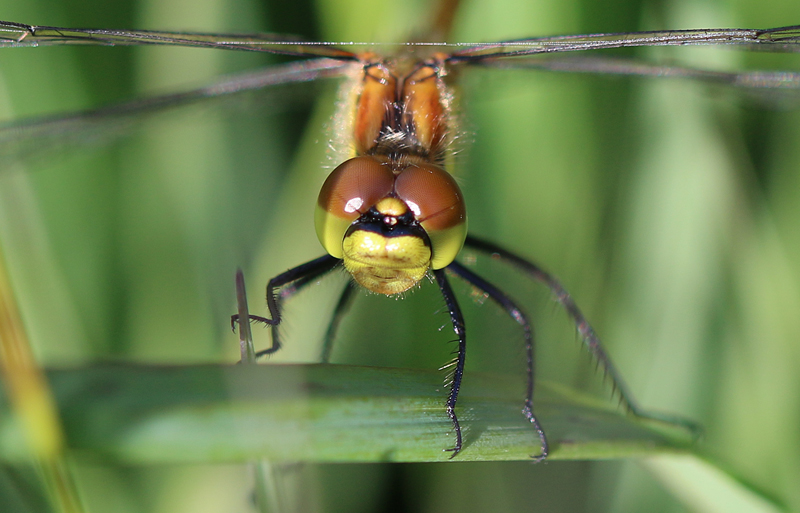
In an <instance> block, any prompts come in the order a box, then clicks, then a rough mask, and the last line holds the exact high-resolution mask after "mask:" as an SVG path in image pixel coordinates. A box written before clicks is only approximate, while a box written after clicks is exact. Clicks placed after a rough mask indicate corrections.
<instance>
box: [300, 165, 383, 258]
mask: <svg viewBox="0 0 800 513" xmlns="http://www.w3.org/2000/svg"><path fill="white" fill-rule="evenodd" d="M393 184H394V174H393V173H392V171H391V170H390V169H389V168H388V167H386V166H384V165H383V164H381V163H380V162H379V161H378V160H376V159H374V158H372V157H366V156H364V157H355V158H352V159H350V160H347V161H345V162H343V163H342V164H340V165H339V166H337V167H336V169H334V170H333V171H332V172H331V174H330V175H328V178H327V179H326V180H325V183H324V184H323V185H322V190H320V192H319V198H318V199H317V208H316V211H315V213H314V224H315V226H316V229H317V237H318V238H319V241H320V243H322V247H324V248H325V251H327V252H328V253H329V254H330V255H331V256H334V257H336V258H342V240H343V239H344V235H345V232H347V229H348V228H349V227H350V225H351V224H352V223H353V221H355V220H356V219H358V218H359V217H360V216H361V214H363V213H365V212H367V211H368V210H369V209H370V207H372V206H373V205H374V204H375V203H377V202H378V201H379V200H380V199H382V198H384V197H386V196H387V195H389V193H391V191H392V186H393Z"/></svg>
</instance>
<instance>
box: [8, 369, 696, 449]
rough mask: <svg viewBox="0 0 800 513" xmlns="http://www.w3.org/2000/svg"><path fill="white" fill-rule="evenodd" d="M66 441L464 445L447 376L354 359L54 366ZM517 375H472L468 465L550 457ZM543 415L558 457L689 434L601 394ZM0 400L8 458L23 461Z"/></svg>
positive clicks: (540, 410)
mask: <svg viewBox="0 0 800 513" xmlns="http://www.w3.org/2000/svg"><path fill="white" fill-rule="evenodd" d="M48 377H49V379H50V382H51V385H52V388H53V391H54V394H55V396H56V400H57V403H58V407H59V410H60V412H61V416H62V420H63V423H64V430H65V433H66V436H67V443H68V446H69V447H70V448H71V449H73V450H74V451H76V452H77V453H79V454H85V455H89V456H92V457H100V458H103V459H108V460H111V461H121V462H129V463H175V462H241V461H252V460H253V459H255V458H263V459H268V460H270V461H347V462H370V461H445V460H447V459H448V457H449V453H446V452H444V451H443V449H447V448H449V447H450V446H451V445H452V444H453V436H452V432H451V425H450V421H449V419H448V418H447V415H446V414H445V411H444V397H445V394H444V392H443V391H442V386H441V378H442V376H441V374H440V373H437V372H429V371H409V370H398V369H386V368H370V367H351V366H343V365H258V366H245V365H238V366H187V367H157V366H132V365H97V366H92V367H84V368H76V369H68V370H53V371H51V372H49V374H48ZM517 388H519V384H518V383H517V382H516V381H515V380H509V379H506V378H504V377H501V376H496V375H483V374H479V373H470V375H469V376H468V377H467V379H466V380H465V386H464V388H463V389H462V390H463V391H462V395H461V397H460V400H459V412H460V416H461V422H462V427H463V428H464V433H465V446H464V450H463V452H462V453H461V454H459V455H458V457H457V458H456V460H458V461H474V460H525V459H527V458H529V457H530V456H531V455H533V454H535V453H537V452H538V450H539V447H538V443H537V441H536V436H535V434H534V433H533V430H532V429H531V428H530V426H529V425H528V424H526V422H525V420H524V419H523V417H522V414H521V413H520V410H521V407H522V402H521V401H515V400H514V399H515V398H516V396H519V395H520V391H519V390H517ZM536 407H537V414H538V416H539V418H540V420H541V422H542V425H543V426H544V428H545V430H546V431H547V434H548V436H549V439H550V443H551V448H552V452H551V458H552V459H599V458H619V457H627V456H644V455H653V454H658V453H661V452H664V451H676V450H681V449H685V448H686V447H687V446H688V445H689V444H690V437H689V435H688V434H687V433H686V430H685V429H683V428H680V427H679V426H672V425H669V424H666V423H663V422H654V421H645V420H639V419H635V418H632V417H630V416H625V415H623V414H621V413H620V412H617V411H615V408H613V406H609V405H607V404H605V403H603V402H601V401H597V400H592V399H589V398H586V397H582V396H580V395H578V394H577V393H575V392H570V391H564V390H559V389H557V388H556V387H554V386H541V387H540V388H539V391H538V395H537V404H536ZM20 437H21V433H19V427H18V425H17V424H16V423H15V422H14V421H13V420H12V416H11V415H10V414H9V410H8V404H7V401H6V399H5V398H4V399H2V401H0V459H2V460H6V461H14V460H16V461H19V460H20V459H21V458H24V454H22V453H21V449H20V447H21V446H20V445H19V443H18V441H19V439H20Z"/></svg>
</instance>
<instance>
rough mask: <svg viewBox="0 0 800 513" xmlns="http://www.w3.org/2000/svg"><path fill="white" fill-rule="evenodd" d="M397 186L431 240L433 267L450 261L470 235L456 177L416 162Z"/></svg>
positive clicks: (400, 175) (397, 180) (402, 175)
mask: <svg viewBox="0 0 800 513" xmlns="http://www.w3.org/2000/svg"><path fill="white" fill-rule="evenodd" d="M394 187H395V193H396V194H397V197H398V198H400V199H402V200H403V201H404V202H405V203H406V204H407V205H408V207H409V208H410V209H411V211H412V212H414V216H415V217H416V219H417V221H419V223H420V224H421V225H422V227H423V228H424V229H425V232H426V233H427V235H428V238H429V239H430V241H431V249H432V251H433V259H432V261H431V267H432V268H433V269H442V268H443V267H447V266H448V265H450V263H451V262H452V261H453V260H455V258H456V255H458V252H459V251H461V247H462V246H463V245H464V240H465V239H466V237H467V209H466V206H465V205H464V196H463V194H462V193H461V189H460V188H459V187H458V184H457V183H456V181H455V179H454V178H453V177H452V176H451V175H450V174H449V173H448V172H446V171H445V170H444V169H442V168H440V167H438V166H434V165H428V164H424V165H413V166H409V167H408V168H406V169H404V170H403V172H402V173H400V174H399V175H398V176H397V179H396V180H395V186H394Z"/></svg>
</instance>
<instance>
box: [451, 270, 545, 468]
mask: <svg viewBox="0 0 800 513" xmlns="http://www.w3.org/2000/svg"><path fill="white" fill-rule="evenodd" d="M447 270H448V271H450V272H452V273H453V274H455V275H456V276H458V277H459V278H461V279H463V280H464V281H466V282H467V283H469V284H470V285H472V286H474V287H477V288H478V289H480V290H481V291H483V292H485V293H486V294H488V295H489V297H490V298H491V299H492V301H494V302H495V303H497V304H498V305H500V307H501V308H502V309H503V310H505V311H506V312H507V313H508V315H509V316H510V317H511V318H512V319H514V320H515V321H516V322H517V323H518V324H519V325H520V326H521V327H522V332H523V334H524V337H525V356H526V360H527V361H526V364H527V366H526V371H527V378H528V381H527V388H526V390H525V406H524V407H523V408H522V414H523V415H525V418H526V419H528V422H530V423H531V425H533V429H534V430H535V431H536V434H537V435H538V436H539V443H540V450H539V454H538V455H536V456H533V461H534V462H535V463H538V462H540V461H542V460H544V459H545V458H547V454H548V451H549V448H548V444H547V436H545V433H544V430H543V429H542V426H541V425H540V424H539V420H538V419H537V418H536V416H535V415H534V413H533V386H534V372H535V369H536V365H535V363H536V362H535V352H534V337H533V327H532V326H531V323H530V321H529V320H528V317H527V316H526V315H525V312H523V311H522V309H520V308H519V307H518V306H517V305H516V303H514V301H512V300H511V298H509V297H508V296H507V295H506V294H505V293H504V292H503V291H501V290H500V289H498V288H497V287H495V286H494V285H492V284H491V283H489V282H488V281H486V280H484V279H483V278H481V277H480V276H478V275H477V274H475V273H473V272H472V271H470V270H469V269H467V268H466V267H464V266H463V265H461V264H459V263H458V262H453V263H452V264H450V265H449V266H447Z"/></svg>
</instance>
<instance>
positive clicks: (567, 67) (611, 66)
mask: <svg viewBox="0 0 800 513" xmlns="http://www.w3.org/2000/svg"><path fill="white" fill-rule="evenodd" d="M476 64H477V65H479V66H481V67H486V68H495V69H526V68H529V69H544V70H550V71H562V72H569V73H596V74H603V75H626V76H628V75H629V76H642V77H664V78H690V79H694V80H699V81H701V82H708V83H713V84H720V85H726V86H731V87H737V88H746V89H787V90H793V89H794V90H796V89H800V73H799V72H794V71H760V70H759V71H755V70H753V71H741V72H727V71H714V70H707V69H699V68H691V67H687V66H678V65H671V64H654V63H649V62H643V61H640V60H636V59H625V58H617V57H601V56H596V55H594V56H587V57H583V56H580V57H578V56H569V57H557V58H543V56H534V57H527V58H526V57H522V58H519V59H502V58H499V59H483V60H480V61H477V62H476Z"/></svg>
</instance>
